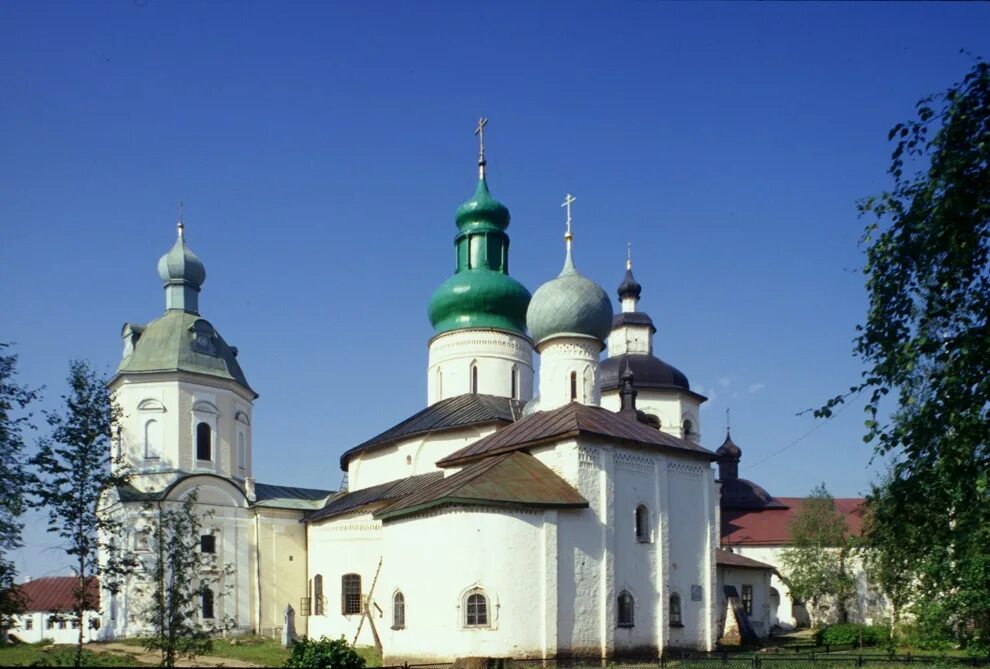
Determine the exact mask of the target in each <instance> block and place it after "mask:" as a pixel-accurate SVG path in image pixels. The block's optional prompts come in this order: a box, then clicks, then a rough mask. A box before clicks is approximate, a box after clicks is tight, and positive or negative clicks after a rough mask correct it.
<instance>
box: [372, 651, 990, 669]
mask: <svg viewBox="0 0 990 669" xmlns="http://www.w3.org/2000/svg"><path fill="white" fill-rule="evenodd" d="M821 648H822V650H821V652H801V651H800V649H798V650H797V651H795V650H793V649H790V648H786V647H783V648H781V647H778V648H774V649H772V650H770V651H769V652H768V651H763V652H759V653H756V652H711V653H703V652H692V651H684V652H679V651H672V652H665V653H664V655H663V656H661V657H656V656H653V657H640V658H635V657H621V658H618V657H617V658H605V659H602V658H573V657H569V658H550V659H545V660H541V659H530V660H523V659H520V660H515V659H502V658H498V659H494V658H493V659H490V660H488V661H487V663H484V664H482V665H481V666H482V667H484V669H592V668H597V669H602V668H605V669H612V668H614V669H667V668H668V667H669V668H670V669H675V668H677V667H683V668H685V669H705V668H706V667H707V668H710V669H750V668H752V669H811V668H815V669H847V668H849V669H851V668H853V667H875V668H876V669H899V668H901V667H911V668H912V669H913V668H916V667H950V668H958V669H962V668H963V667H990V657H950V656H944V655H913V654H911V653H906V654H895V653H882V652H872V653H871V652H865V651H861V650H859V651H857V649H850V648H849V647H846V649H845V650H843V649H840V648H839V647H829V648H828V652H826V651H825V648H824V647H821ZM453 666H454V665H453V664H452V663H448V664H402V665H394V666H390V667H383V669H452V668H453ZM474 666H478V665H474Z"/></svg>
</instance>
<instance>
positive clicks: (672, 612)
mask: <svg viewBox="0 0 990 669" xmlns="http://www.w3.org/2000/svg"><path fill="white" fill-rule="evenodd" d="M667 613H668V614H669V615H668V618H670V626H671V627H680V626H681V625H683V624H684V623H682V622H681V596H680V595H678V594H677V593H674V594H672V595H671V596H670V606H669V607H668V610H667Z"/></svg>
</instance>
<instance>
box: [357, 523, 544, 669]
mask: <svg viewBox="0 0 990 669" xmlns="http://www.w3.org/2000/svg"><path fill="white" fill-rule="evenodd" d="M555 515H556V514H555V512H547V513H544V512H538V511H532V512H530V511H507V510H505V509H501V510H498V509H482V508H476V507H461V508H458V507H450V508H444V509H441V510H438V511H436V512H433V513H429V514H426V515H422V516H417V517H414V518H408V519H400V520H396V521H393V522H389V523H387V524H386V526H385V528H384V537H385V540H384V551H383V552H384V554H385V560H386V561H387V563H388V569H387V570H386V569H384V568H383V573H382V577H381V579H380V580H379V585H380V587H381V589H380V591H379V593H380V594H379V593H376V598H375V599H376V601H377V602H378V603H379V605H380V606H382V608H383V609H385V611H386V614H385V617H384V621H385V622H384V625H383V627H384V633H383V642H384V645H385V662H386V663H391V664H394V663H396V662H401V661H413V660H417V661H430V660H443V659H450V658H454V657H466V656H488V657H505V656H512V657H542V656H544V655H548V656H552V655H553V654H554V653H553V652H552V651H551V652H550V653H546V648H547V646H548V645H552V643H553V637H555V636H556V604H557V602H556V588H554V587H553V584H552V581H551V582H550V583H548V582H547V579H548V578H550V579H552V578H553V570H552V569H551V572H550V573H549V574H548V566H551V567H555V565H556V560H555V556H556V551H557V546H556V542H555V541H554V537H555V535H556V529H557V528H556V522H555V518H554V516H555ZM413 546H415V547H417V548H416V549H412V550H411V549H410V547H413ZM548 586H549V587H548ZM397 591H401V592H402V594H403V596H404V597H405V610H406V626H405V629H401V630H393V629H391V626H392V622H393V621H392V597H393V596H394V593H395V592H397ZM472 592H480V593H482V594H484V596H485V597H487V599H488V615H489V624H488V625H487V626H485V627H467V626H466V625H465V609H464V607H465V601H466V597H467V596H468V594H470V593H472Z"/></svg>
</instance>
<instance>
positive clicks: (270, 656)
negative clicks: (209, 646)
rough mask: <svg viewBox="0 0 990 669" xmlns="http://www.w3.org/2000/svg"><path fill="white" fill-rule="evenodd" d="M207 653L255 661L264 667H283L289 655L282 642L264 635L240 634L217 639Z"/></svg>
mask: <svg viewBox="0 0 990 669" xmlns="http://www.w3.org/2000/svg"><path fill="white" fill-rule="evenodd" d="M207 655H210V656H212V657H226V658H230V659H231V660H243V661H245V662H253V663H255V664H259V665H261V666H263V667H281V666H282V665H283V664H285V661H286V659H288V657H289V651H288V650H287V649H285V648H282V643H281V642H280V641H277V640H275V639H270V638H268V637H263V636H240V637H235V638H233V639H216V640H214V642H213V650H211V651H210V652H209V653H207Z"/></svg>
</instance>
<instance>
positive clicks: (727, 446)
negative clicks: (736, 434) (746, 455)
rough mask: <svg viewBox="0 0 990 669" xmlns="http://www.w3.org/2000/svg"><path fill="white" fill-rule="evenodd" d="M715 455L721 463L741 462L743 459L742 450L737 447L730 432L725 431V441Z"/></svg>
mask: <svg viewBox="0 0 990 669" xmlns="http://www.w3.org/2000/svg"><path fill="white" fill-rule="evenodd" d="M715 455H717V456H718V458H719V460H720V461H727V462H728V461H735V462H739V460H740V459H741V458H742V449H741V448H739V447H738V446H736V443H735V442H734V441H732V436H731V435H730V434H729V431H728V430H726V431H725V441H723V442H722V445H721V446H719V447H718V450H716V451H715Z"/></svg>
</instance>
